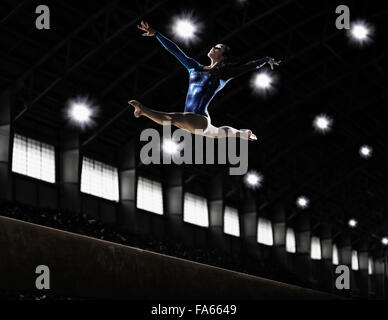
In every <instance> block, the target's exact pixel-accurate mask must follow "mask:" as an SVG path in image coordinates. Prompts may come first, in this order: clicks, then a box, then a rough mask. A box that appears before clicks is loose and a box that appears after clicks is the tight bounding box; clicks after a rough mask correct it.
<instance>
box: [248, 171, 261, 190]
mask: <svg viewBox="0 0 388 320" xmlns="http://www.w3.org/2000/svg"><path fill="white" fill-rule="evenodd" d="M262 182H263V176H262V175H261V174H260V173H257V172H255V171H250V172H248V173H247V174H246V175H245V183H246V185H247V186H248V187H250V188H253V189H255V188H258V187H260V186H261V183H262Z"/></svg>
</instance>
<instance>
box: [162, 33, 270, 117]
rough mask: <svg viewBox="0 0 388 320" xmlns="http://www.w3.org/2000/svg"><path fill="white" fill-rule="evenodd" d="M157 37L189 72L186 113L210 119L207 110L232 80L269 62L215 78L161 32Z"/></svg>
mask: <svg viewBox="0 0 388 320" xmlns="http://www.w3.org/2000/svg"><path fill="white" fill-rule="evenodd" d="M155 36H156V38H157V39H158V40H159V41H160V42H161V44H162V45H163V46H164V47H165V48H166V49H167V50H168V51H169V52H170V53H171V54H173V55H174V56H175V57H176V58H177V59H178V60H179V61H180V63H182V64H183V66H185V68H186V69H187V70H188V71H189V74H190V82H189V89H188V91H187V97H186V104H185V110H184V111H185V112H192V113H196V114H201V115H204V116H206V117H209V113H208V111H207V108H208V106H209V104H210V101H211V100H212V99H213V97H214V96H215V95H216V94H217V92H218V91H220V90H221V89H222V88H223V87H224V86H225V85H226V84H227V83H228V82H229V81H230V80H232V79H233V78H235V77H237V76H239V75H242V74H244V73H245V72H248V71H251V70H254V69H259V68H261V67H262V66H263V65H265V64H266V63H267V62H268V60H269V57H265V58H262V59H257V60H252V61H250V62H248V63H245V64H243V65H240V66H234V67H231V68H225V70H224V71H222V72H220V74H219V75H217V76H215V75H213V74H211V73H210V72H209V70H203V67H204V66H203V65H202V64H200V63H199V62H198V61H196V60H194V59H192V58H190V57H188V56H187V55H186V54H185V53H184V52H183V51H182V50H181V49H180V48H179V47H178V46H177V45H176V44H175V43H174V42H172V41H171V40H170V39H167V38H166V37H165V36H163V35H162V34H160V33H159V32H157V33H156V35H155Z"/></svg>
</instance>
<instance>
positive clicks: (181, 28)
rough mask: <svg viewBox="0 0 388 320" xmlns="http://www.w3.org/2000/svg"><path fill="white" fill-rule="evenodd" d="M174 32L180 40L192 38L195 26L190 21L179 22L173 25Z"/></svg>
mask: <svg viewBox="0 0 388 320" xmlns="http://www.w3.org/2000/svg"><path fill="white" fill-rule="evenodd" d="M175 31H176V33H177V34H178V35H179V36H180V37H182V38H185V39H187V38H192V37H193V35H194V32H195V25H194V24H193V23H192V22H191V21H190V20H179V21H177V23H176V25H175Z"/></svg>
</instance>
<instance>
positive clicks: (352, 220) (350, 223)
mask: <svg viewBox="0 0 388 320" xmlns="http://www.w3.org/2000/svg"><path fill="white" fill-rule="evenodd" d="M348 225H349V227H351V228H355V227H357V220H355V219H350V220H349V221H348Z"/></svg>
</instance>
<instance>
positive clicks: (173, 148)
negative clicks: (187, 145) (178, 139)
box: [163, 140, 179, 154]
mask: <svg viewBox="0 0 388 320" xmlns="http://www.w3.org/2000/svg"><path fill="white" fill-rule="evenodd" d="M178 148H179V145H178V144H177V143H175V142H174V141H172V140H165V141H163V150H164V151H165V152H167V153H170V154H174V153H176V152H178Z"/></svg>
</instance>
